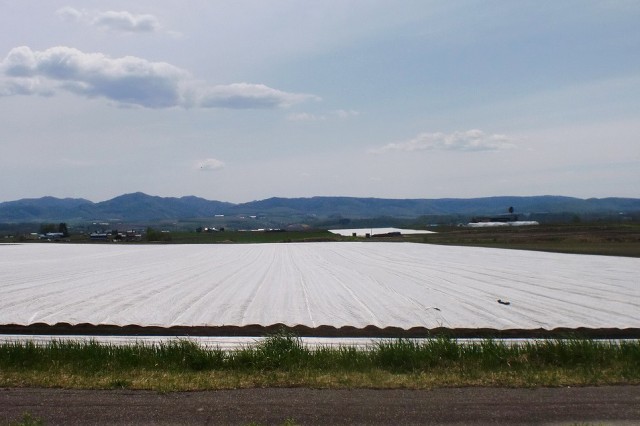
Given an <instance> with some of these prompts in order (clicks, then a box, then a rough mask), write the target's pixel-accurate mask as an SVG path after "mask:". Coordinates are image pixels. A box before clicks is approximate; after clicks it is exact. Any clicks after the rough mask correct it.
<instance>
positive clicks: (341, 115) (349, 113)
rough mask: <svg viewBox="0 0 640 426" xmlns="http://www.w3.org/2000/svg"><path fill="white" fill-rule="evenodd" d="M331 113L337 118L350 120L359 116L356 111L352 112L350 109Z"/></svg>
mask: <svg viewBox="0 0 640 426" xmlns="http://www.w3.org/2000/svg"><path fill="white" fill-rule="evenodd" d="M333 113H334V114H335V115H336V116H337V117H338V118H351V117H356V116H358V115H360V113H359V112H358V111H354V110H352V109H349V110H346V109H337V110H335V111H333Z"/></svg>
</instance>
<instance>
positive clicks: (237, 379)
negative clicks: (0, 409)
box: [0, 332, 640, 392]
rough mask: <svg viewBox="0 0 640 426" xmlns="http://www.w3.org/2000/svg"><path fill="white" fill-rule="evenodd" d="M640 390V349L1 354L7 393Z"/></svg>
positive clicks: (582, 343)
mask: <svg viewBox="0 0 640 426" xmlns="http://www.w3.org/2000/svg"><path fill="white" fill-rule="evenodd" d="M605 384H607V385H611V384H640V341H621V342H608V341H597V340H582V339H569V340H544V341H533V342H522V343H518V344H510V343H505V342H502V341H497V340H483V341H479V342H475V343H458V342H456V341H455V340H451V339H448V338H434V339H429V340H421V341H414V340H407V339H397V340H388V341H384V342H381V343H378V344H377V345H374V346H373V347H371V348H369V349H367V350H362V349H356V348H353V347H340V348H328V347H320V348H315V349H310V348H308V347H306V346H305V345H304V344H303V343H302V341H301V340H300V339H299V338H298V337H296V336H294V335H291V334H287V333H284V332H282V333H278V334H275V335H272V336H269V337H268V338H266V339H265V340H263V341H262V342H260V343H259V344H257V345H256V346H252V347H245V348H242V349H240V350H237V351H231V352H224V351H222V350H218V349H213V350H212V349H203V348H201V347H200V346H198V345H197V344H195V343H192V342H189V341H185V340H182V341H175V342H170V343H161V344H154V345H142V344H140V345H133V346H116V345H104V344H98V343H95V342H57V341H54V342H51V343H49V344H46V345H35V344H33V343H30V342H26V343H25V342H20V343H4V344H2V345H0V386H2V387H17V386H37V387H64V388H78V389H114V388H119V389H122V388H124V389H151V390H158V391H167V392H169V391H184V390H208V389H230V388H247V387H295V386H304V387H316V388H354V387H364V388H387V389H390V388H414V389H424V388H433V387H443V386H502V387H504V386H513V387H535V386H581V385H605Z"/></svg>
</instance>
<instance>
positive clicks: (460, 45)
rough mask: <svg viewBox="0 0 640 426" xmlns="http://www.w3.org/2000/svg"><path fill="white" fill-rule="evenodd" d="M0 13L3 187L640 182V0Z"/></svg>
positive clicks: (166, 6) (236, 195)
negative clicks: (0, 36)
mask: <svg viewBox="0 0 640 426" xmlns="http://www.w3.org/2000/svg"><path fill="white" fill-rule="evenodd" d="M0 10H1V12H2V13H0V26H2V28H3V37H2V38H1V39H0V60H1V61H2V62H0V144H1V145H0V146H1V147H2V155H1V156H0V181H1V182H2V185H0V201H8V200H14V199H19V198H30V197H40V196H44V195H53V196H57V197H82V198H87V199H90V200H93V201H101V200H105V199H108V198H112V197H114V196H117V195H120V194H123V193H129V192H135V191H143V192H146V193H148V194H151V195H161V196H182V195H197V196H201V197H204V198H207V199H217V200H223V201H232V202H243V201H250V200H254V199H263V198H268V197H272V196H279V197H308V196H314V195H342V196H360V197H381V198H443V197H461V198H468V197H481V196H493V195H543V194H553V195H568V196H576V197H581V198H589V197H608V196H623V197H639V196H640V193H639V191H638V184H639V183H640V143H639V142H640V141H639V137H638V135H640V25H638V22H640V2H637V1H625V0H620V1H608V0H607V1H605V0H603V1H586V0H585V1H506V0H505V1H471V0H468V1H427V0H421V1H394V2H392V1H375V0H367V1H350V0H340V1H330V0H328V1H322V2H310V1H293V0H287V1H284V0H282V1H278V0H276V1H258V0H249V1H243V0H239V1H233V2H231V1H190V2H181V1H165V0H156V1H136V2H133V3H132V2H125V1H82V2H77V3H73V2H68V1H56V0H52V1H46V2H44V1H33V0H24V1H20V2H16V1H8V0H1V1H0Z"/></svg>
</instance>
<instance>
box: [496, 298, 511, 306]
mask: <svg viewBox="0 0 640 426" xmlns="http://www.w3.org/2000/svg"><path fill="white" fill-rule="evenodd" d="M498 303H499V304H501V305H510V304H511V302H507V301H506V300H502V299H498Z"/></svg>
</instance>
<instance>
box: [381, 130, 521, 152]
mask: <svg viewBox="0 0 640 426" xmlns="http://www.w3.org/2000/svg"><path fill="white" fill-rule="evenodd" d="M514 146H515V145H514V144H513V142H512V139H511V138H509V137H507V136H505V135H500V134H492V135H489V134H486V133H485V132H483V131H482V130H477V129H473V130H467V131H465V132H453V133H420V134H419V135H418V136H416V137H415V138H413V139H411V140H408V141H404V142H393V143H390V144H387V145H384V146H382V147H380V148H375V149H372V150H370V152H371V153H374V154H380V153H384V152H389V151H405V152H414V151H500V150H503V149H509V148H513V147H514Z"/></svg>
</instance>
